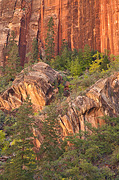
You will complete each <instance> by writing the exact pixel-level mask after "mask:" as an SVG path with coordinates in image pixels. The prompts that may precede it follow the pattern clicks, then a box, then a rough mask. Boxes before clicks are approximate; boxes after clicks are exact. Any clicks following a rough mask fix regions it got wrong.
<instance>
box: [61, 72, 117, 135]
mask: <svg viewBox="0 0 119 180" xmlns="http://www.w3.org/2000/svg"><path fill="white" fill-rule="evenodd" d="M104 115H107V116H111V117H117V116H119V73H115V74H114V75H112V76H111V77H109V78H106V79H100V80H99V81H97V82H96V83H95V84H94V85H93V86H91V87H90V88H89V90H87V93H86V96H78V97H77V98H76V99H75V100H74V101H73V102H71V100H70V99H69V108H68V112H67V114H66V115H65V116H62V117H61V122H62V128H63V129H64V131H63V132H64V136H66V135H67V133H69V132H70V133H78V132H79V130H85V122H86V121H87V122H89V123H91V124H92V126H93V127H98V125H102V124H104V123H105V122H104V119H102V118H101V117H103V116H104Z"/></svg>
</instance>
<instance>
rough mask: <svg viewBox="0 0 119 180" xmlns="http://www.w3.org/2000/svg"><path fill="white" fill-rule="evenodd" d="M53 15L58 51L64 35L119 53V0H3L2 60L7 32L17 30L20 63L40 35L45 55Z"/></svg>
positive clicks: (74, 43) (71, 41)
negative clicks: (48, 24)
mask: <svg viewBox="0 0 119 180" xmlns="http://www.w3.org/2000/svg"><path fill="white" fill-rule="evenodd" d="M51 16H52V17H53V19H54V24H55V25H54V31H55V53H56V54H57V53H58V52H59V51H60V47H61V42H62V39H66V40H67V42H68V45H69V47H71V48H72V49H73V48H76V49H79V48H83V47H84V45H85V44H89V45H90V46H91V48H93V49H94V50H95V49H96V50H98V51H101V52H103V51H104V49H108V50H110V53H111V54H114V55H119V21H118V19H119V0H90V1H89V0H88V1H83V0H0V63H1V65H2V64H3V59H4V58H3V48H4V45H5V44H6V43H7V41H8V34H9V33H10V32H11V31H12V30H14V31H15V33H16V40H17V41H18V44H19V54H20V57H21V64H22V65H24V61H25V56H26V54H27V53H28V52H29V51H30V50H31V48H32V41H33V39H34V38H37V39H38V44H39V54H42V55H43V56H44V46H45V38H46V34H47V23H48V21H49V19H50V17H51Z"/></svg>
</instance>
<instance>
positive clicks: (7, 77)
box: [0, 31, 22, 92]
mask: <svg viewBox="0 0 119 180" xmlns="http://www.w3.org/2000/svg"><path fill="white" fill-rule="evenodd" d="M15 38H16V36H15V33H14V31H12V32H11V36H10V37H9V41H8V44H7V45H6V47H5V48H4V56H5V57H6V62H5V66H4V67H1V69H2V72H3V73H2V76H1V77H0V82H1V83H0V92H2V91H3V90H5V89H6V88H8V87H9V86H10V85H11V83H12V81H13V80H14V78H15V76H16V75H17V74H18V73H19V72H20V71H21V69H22V67H21V65H20V57H19V52H18V45H17V42H16V41H15ZM10 81H11V82H10Z"/></svg>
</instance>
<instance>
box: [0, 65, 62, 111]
mask: <svg viewBox="0 0 119 180" xmlns="http://www.w3.org/2000/svg"><path fill="white" fill-rule="evenodd" d="M57 77H58V78H60V75H59V73H58V72H56V71H55V70H53V69H52V68H51V67H50V66H49V65H47V64H45V63H43V62H40V63H37V64H35V65H33V66H31V67H28V68H26V69H25V70H23V71H22V72H21V73H20V74H19V75H18V76H17V78H16V79H15V80H14V82H13V84H12V86H11V87H10V88H9V89H7V90H6V91H5V92H4V93H3V94H2V95H1V96H0V109H2V110H8V111H10V110H12V109H15V108H18V107H19V106H20V105H21V103H22V102H23V101H24V100H25V99H26V97H27V96H28V95H29V96H30V98H31V102H32V103H33V108H34V110H35V111H37V110H41V109H42V107H43V106H45V105H48V104H49V103H50V101H51V99H52V97H53V83H54V81H55V80H56V79H57Z"/></svg>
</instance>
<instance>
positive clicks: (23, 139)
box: [3, 99, 36, 180]
mask: <svg viewBox="0 0 119 180" xmlns="http://www.w3.org/2000/svg"><path fill="white" fill-rule="evenodd" d="M16 119H17V121H16V123H15V124H14V125H13V132H12V135H11V138H10V144H9V145H8V148H7V149H6V150H5V152H4V153H5V155H7V156H8V157H9V159H8V161H7V162H6V163H5V166H4V174H3V179H8V180H11V179H14V180H21V179H22V180H25V179H33V176H34V171H35V169H36V160H35V158H36V155H35V153H34V151H33V139H34V135H33V133H32V131H33V127H34V118H33V112H32V104H31V102H30V100H29V99H27V100H26V101H25V102H24V103H23V104H22V105H21V106H20V108H19V109H18V112H17V114H16Z"/></svg>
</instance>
